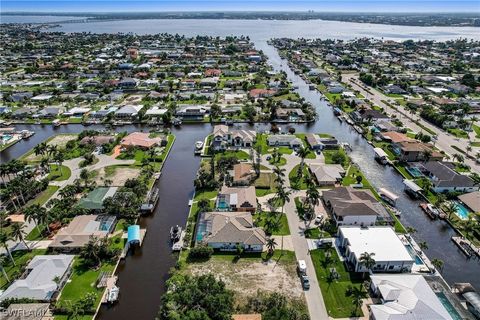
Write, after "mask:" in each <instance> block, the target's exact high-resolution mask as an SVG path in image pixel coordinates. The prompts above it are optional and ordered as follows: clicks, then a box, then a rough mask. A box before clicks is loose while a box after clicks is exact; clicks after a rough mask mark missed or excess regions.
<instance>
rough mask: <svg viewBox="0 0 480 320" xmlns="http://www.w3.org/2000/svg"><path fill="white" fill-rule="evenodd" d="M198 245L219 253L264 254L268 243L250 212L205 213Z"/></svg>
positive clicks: (197, 236) (197, 233)
mask: <svg viewBox="0 0 480 320" xmlns="http://www.w3.org/2000/svg"><path fill="white" fill-rule="evenodd" d="M196 240H197V243H204V244H206V245H208V246H210V247H212V248H213V249H216V250H219V251H236V250H237V246H240V247H241V248H243V250H244V251H245V252H262V251H263V249H264V246H265V244H266V242H267V238H266V235H265V232H264V231H263V230H262V229H261V228H258V227H255V226H254V224H253V219H252V215H251V214H250V213H249V212H204V213H202V214H201V215H200V219H199V221H198V224H197V230H196Z"/></svg>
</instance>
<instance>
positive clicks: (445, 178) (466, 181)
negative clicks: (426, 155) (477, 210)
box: [421, 161, 480, 192]
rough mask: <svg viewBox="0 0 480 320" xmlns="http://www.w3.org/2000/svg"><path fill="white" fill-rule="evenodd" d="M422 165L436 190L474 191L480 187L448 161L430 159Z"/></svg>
mask: <svg viewBox="0 0 480 320" xmlns="http://www.w3.org/2000/svg"><path fill="white" fill-rule="evenodd" d="M421 167H423V169H422V171H423V172H425V173H426V174H427V176H428V177H429V179H430V180H431V181H432V184H433V187H432V189H433V191H435V192H473V191H478V190H479V188H480V187H479V186H478V185H476V184H475V181H473V179H472V178H470V177H469V176H466V175H463V174H460V173H458V172H456V171H455V170H454V169H453V165H452V164H450V163H448V162H440V161H429V162H427V163H422V164H421Z"/></svg>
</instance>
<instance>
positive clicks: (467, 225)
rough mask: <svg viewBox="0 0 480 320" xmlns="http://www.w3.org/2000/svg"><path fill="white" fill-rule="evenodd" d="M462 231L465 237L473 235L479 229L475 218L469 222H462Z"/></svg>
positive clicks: (469, 219) (471, 218) (470, 218)
mask: <svg viewBox="0 0 480 320" xmlns="http://www.w3.org/2000/svg"><path fill="white" fill-rule="evenodd" d="M461 224H462V230H463V232H465V235H467V236H470V235H472V234H473V233H474V232H475V230H476V229H477V228H478V221H477V220H476V219H475V218H473V217H471V216H470V217H469V218H468V220H465V221H462V223H461Z"/></svg>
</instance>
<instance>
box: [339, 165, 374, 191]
mask: <svg viewBox="0 0 480 320" xmlns="http://www.w3.org/2000/svg"><path fill="white" fill-rule="evenodd" d="M358 176H359V177H362V180H361V182H360V183H362V184H363V187H364V188H369V189H371V188H372V186H371V185H370V182H368V180H367V178H365V176H364V175H363V173H362V171H360V170H359V169H358V168H357V167H356V166H350V168H349V169H348V172H347V173H346V174H345V177H344V178H343V180H342V185H343V186H349V185H351V184H356V183H357V177H358Z"/></svg>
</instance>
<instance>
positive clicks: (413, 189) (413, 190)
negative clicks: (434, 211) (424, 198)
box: [403, 179, 423, 199]
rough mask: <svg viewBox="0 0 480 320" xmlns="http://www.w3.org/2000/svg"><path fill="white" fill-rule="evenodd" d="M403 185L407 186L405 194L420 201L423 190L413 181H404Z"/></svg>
mask: <svg viewBox="0 0 480 320" xmlns="http://www.w3.org/2000/svg"><path fill="white" fill-rule="evenodd" d="M403 184H404V185H405V189H404V190H405V193H407V194H408V195H409V196H411V197H412V198H415V199H418V198H420V196H421V195H422V193H421V192H422V190H423V189H422V188H421V187H419V186H418V184H416V183H415V181H413V180H408V179H404V180H403Z"/></svg>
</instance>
